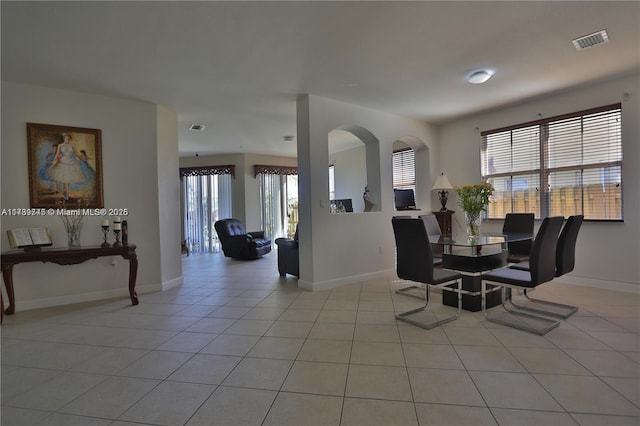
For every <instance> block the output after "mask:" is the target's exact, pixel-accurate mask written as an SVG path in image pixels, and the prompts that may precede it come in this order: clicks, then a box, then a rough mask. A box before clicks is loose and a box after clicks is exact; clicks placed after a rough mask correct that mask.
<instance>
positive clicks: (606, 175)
mask: <svg viewBox="0 0 640 426" xmlns="http://www.w3.org/2000/svg"><path fill="white" fill-rule="evenodd" d="M482 137H483V140H482V156H481V161H482V164H481V168H482V175H483V178H484V179H486V180H488V181H489V182H491V183H492V184H493V185H494V188H495V190H496V191H495V193H494V199H493V202H492V203H491V204H490V205H489V209H488V217H490V218H503V217H504V215H505V214H506V213H509V212H534V213H535V214H536V217H538V218H540V217H544V216H555V215H561V216H565V217H567V216H570V215H574V214H584V216H585V219H591V220H622V219H623V210H622V125H621V105H620V104H615V105H609V106H605V107H601V108H595V109H591V110H587V111H581V112H576V113H572V114H566V115H563V116H560V117H552V118H549V119H544V120H538V121H536V122H532V123H526V124H522V125H516V126H511V127H508V128H503V129H497V130H493V131H487V132H483V133H482Z"/></svg>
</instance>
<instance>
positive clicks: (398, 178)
mask: <svg viewBox="0 0 640 426" xmlns="http://www.w3.org/2000/svg"><path fill="white" fill-rule="evenodd" d="M392 159H393V164H392V167H393V187H394V188H399V189H413V190H415V188H416V155H415V151H414V150H413V149H411V148H409V149H403V150H401V151H395V152H394V153H393V156H392Z"/></svg>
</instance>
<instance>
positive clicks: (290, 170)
mask: <svg viewBox="0 0 640 426" xmlns="http://www.w3.org/2000/svg"><path fill="white" fill-rule="evenodd" d="M260 173H262V174H264V175H283V176H286V175H297V174H298V168H297V167H289V166H267V165H264V164H256V165H255V166H253V176H254V177H256V176H258V175H259V174H260Z"/></svg>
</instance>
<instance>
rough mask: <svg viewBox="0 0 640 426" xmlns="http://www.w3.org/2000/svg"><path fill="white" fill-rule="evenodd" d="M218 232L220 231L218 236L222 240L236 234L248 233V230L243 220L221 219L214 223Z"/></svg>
mask: <svg viewBox="0 0 640 426" xmlns="http://www.w3.org/2000/svg"><path fill="white" fill-rule="evenodd" d="M214 227H215V229H216V232H217V233H218V238H220V242H223V243H224V241H226V240H228V239H229V237H232V236H234V235H246V234H247V230H246V229H245V227H244V225H243V224H242V222H240V221H239V220H238V219H220V220H219V221H217V222H216V223H215V224H214Z"/></svg>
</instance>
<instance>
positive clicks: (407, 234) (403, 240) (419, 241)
mask: <svg viewBox="0 0 640 426" xmlns="http://www.w3.org/2000/svg"><path fill="white" fill-rule="evenodd" d="M391 223H392V225H393V234H394V236H395V240H396V253H397V264H396V271H397V274H398V278H400V279H403V280H408V281H413V282H415V283H418V284H419V285H422V286H423V287H424V305H422V306H420V307H419V308H416V309H412V310H410V311H407V312H402V313H399V314H396V318H397V319H398V320H400V321H404V322H407V323H409V324H413V325H416V326H418V327H422V328H425V329H427V330H428V329H431V328H433V327H436V326H439V325H442V324H445V323H448V322H450V321H453V320H455V319H457V318H458V317H459V316H460V312H461V310H462V292H461V291H460V290H461V288H460V286H461V282H462V275H461V274H459V273H457V272H452V271H445V270H442V269H435V268H434V267H433V255H432V254H431V244H430V242H429V236H428V235H427V230H426V228H425V225H424V221H423V220H422V219H416V218H398V217H394V218H392V219H391ZM454 282H455V283H456V284H457V294H458V309H457V312H456V313H455V314H454V315H452V316H448V317H446V318H444V319H441V320H438V319H437V318H436V321H432V322H429V323H427V322H424V321H420V320H419V319H414V318H411V316H412V315H414V314H418V313H420V312H422V311H425V310H426V309H427V305H428V304H429V294H430V287H431V286H445V285H450V284H453V283H454Z"/></svg>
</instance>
